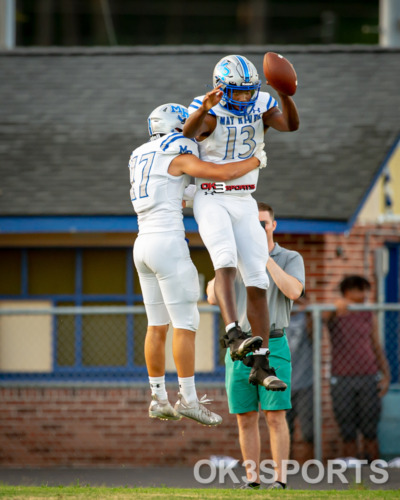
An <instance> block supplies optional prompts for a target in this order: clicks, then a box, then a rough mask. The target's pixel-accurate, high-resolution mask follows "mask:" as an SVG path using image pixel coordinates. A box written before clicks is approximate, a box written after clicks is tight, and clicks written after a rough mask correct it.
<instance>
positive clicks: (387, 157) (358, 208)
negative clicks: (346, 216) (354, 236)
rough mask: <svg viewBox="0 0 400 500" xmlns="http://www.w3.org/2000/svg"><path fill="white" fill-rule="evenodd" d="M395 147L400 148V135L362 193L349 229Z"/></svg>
mask: <svg viewBox="0 0 400 500" xmlns="http://www.w3.org/2000/svg"><path fill="white" fill-rule="evenodd" d="M397 147H400V134H399V135H398V136H397V138H396V140H395V141H394V143H393V144H392V146H391V148H390V149H389V152H388V153H387V155H386V157H385V159H384V160H383V162H382V163H381V166H380V167H379V168H378V171H377V172H376V174H375V176H374V178H373V179H372V181H371V184H370V186H369V188H368V189H367V191H366V192H365V193H364V196H363V197H362V199H361V201H360V203H359V205H358V207H357V209H356V211H355V212H354V214H353V215H352V217H351V218H350V220H349V226H350V228H351V227H352V226H353V224H354V223H355V221H356V220H357V217H358V214H359V213H360V211H361V210H362V208H363V206H364V203H365V202H366V201H367V199H368V197H369V195H370V193H371V191H372V190H373V188H374V187H375V184H376V183H377V181H378V179H379V178H380V177H381V175H382V172H383V170H384V168H385V167H386V165H387V164H388V163H389V161H390V158H391V157H392V155H393V153H394V152H395V150H396V148H397Z"/></svg>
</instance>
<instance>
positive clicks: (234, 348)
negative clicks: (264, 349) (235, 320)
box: [221, 324, 263, 361]
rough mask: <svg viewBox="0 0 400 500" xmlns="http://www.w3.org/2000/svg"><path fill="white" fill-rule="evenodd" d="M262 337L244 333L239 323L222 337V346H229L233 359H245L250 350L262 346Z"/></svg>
mask: <svg viewBox="0 0 400 500" xmlns="http://www.w3.org/2000/svg"><path fill="white" fill-rule="evenodd" d="M262 343H263V339H262V337H251V336H248V335H247V334H245V333H243V331H242V329H241V328H240V326H239V325H238V324H236V326H234V327H233V328H231V329H230V330H229V332H227V333H226V334H225V335H224V336H223V337H222V338H221V346H222V347H229V349H230V355H231V359H232V361H237V360H241V359H243V358H244V357H245V356H246V355H247V354H249V352H254V351H256V350H257V349H260V347H261V346H262Z"/></svg>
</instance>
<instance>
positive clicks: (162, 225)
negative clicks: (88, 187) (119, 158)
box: [129, 132, 199, 250]
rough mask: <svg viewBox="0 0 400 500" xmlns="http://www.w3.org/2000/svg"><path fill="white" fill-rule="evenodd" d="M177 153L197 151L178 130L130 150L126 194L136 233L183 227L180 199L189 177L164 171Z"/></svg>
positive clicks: (191, 141)
mask: <svg viewBox="0 0 400 500" xmlns="http://www.w3.org/2000/svg"><path fill="white" fill-rule="evenodd" d="M181 154H194V155H196V156H197V157H198V156H199V151H198V146H197V142H196V141H195V140H193V139H188V138H186V137H184V136H183V135H182V134H181V133H178V132H173V133H170V134H167V135H164V136H162V137H160V138H159V139H156V140H153V141H150V142H147V143H145V144H143V145H142V146H140V147H139V148H137V149H135V150H134V151H133V153H132V155H131V158H130V160H129V173H130V182H131V190H130V193H131V200H132V204H133V208H134V210H135V212H136V213H137V215H138V224H139V233H141V234H143V233H153V232H160V231H176V230H184V225H183V213H182V198H183V193H184V190H185V187H186V186H188V184H189V182H190V176H189V175H186V174H184V175H180V176H174V175H171V174H169V173H168V168H169V165H170V163H171V161H172V160H173V159H174V158H176V157H177V156H179V155H181ZM160 250H161V249H160Z"/></svg>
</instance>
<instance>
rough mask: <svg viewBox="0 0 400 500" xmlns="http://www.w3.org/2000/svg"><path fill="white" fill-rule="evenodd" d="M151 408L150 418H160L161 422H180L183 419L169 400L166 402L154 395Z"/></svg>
mask: <svg viewBox="0 0 400 500" xmlns="http://www.w3.org/2000/svg"><path fill="white" fill-rule="evenodd" d="M151 397H152V401H151V403H150V406H149V417H150V418H159V419H160V420H180V419H181V418H182V417H181V416H180V415H179V414H178V413H177V412H176V411H175V410H174V409H173V407H172V406H171V404H170V402H169V401H168V399H166V400H165V401H163V400H161V399H159V398H158V396H157V395H156V394H153V395H152V396H151Z"/></svg>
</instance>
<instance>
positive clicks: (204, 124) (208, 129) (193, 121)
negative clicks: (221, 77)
mask: <svg viewBox="0 0 400 500" xmlns="http://www.w3.org/2000/svg"><path fill="white" fill-rule="evenodd" d="M223 95H224V93H223V92H222V90H221V86H220V85H219V86H218V87H215V88H214V89H212V90H211V91H210V92H207V94H206V95H205V96H204V99H203V104H202V105H201V106H200V108H199V109H198V110H196V111H195V112H194V113H192V114H191V115H190V116H189V118H187V120H186V123H185V125H184V126H183V135H184V136H185V137H189V138H191V139H192V138H193V137H195V138H196V139H197V140H198V141H202V140H204V139H205V138H206V137H208V136H209V135H210V134H212V133H213V132H214V129H215V127H216V126H217V120H216V118H215V117H214V116H212V115H209V114H208V112H209V111H210V109H211V108H213V107H214V106H216V105H217V104H218V103H219V102H220V100H221V99H222V97H223Z"/></svg>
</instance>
